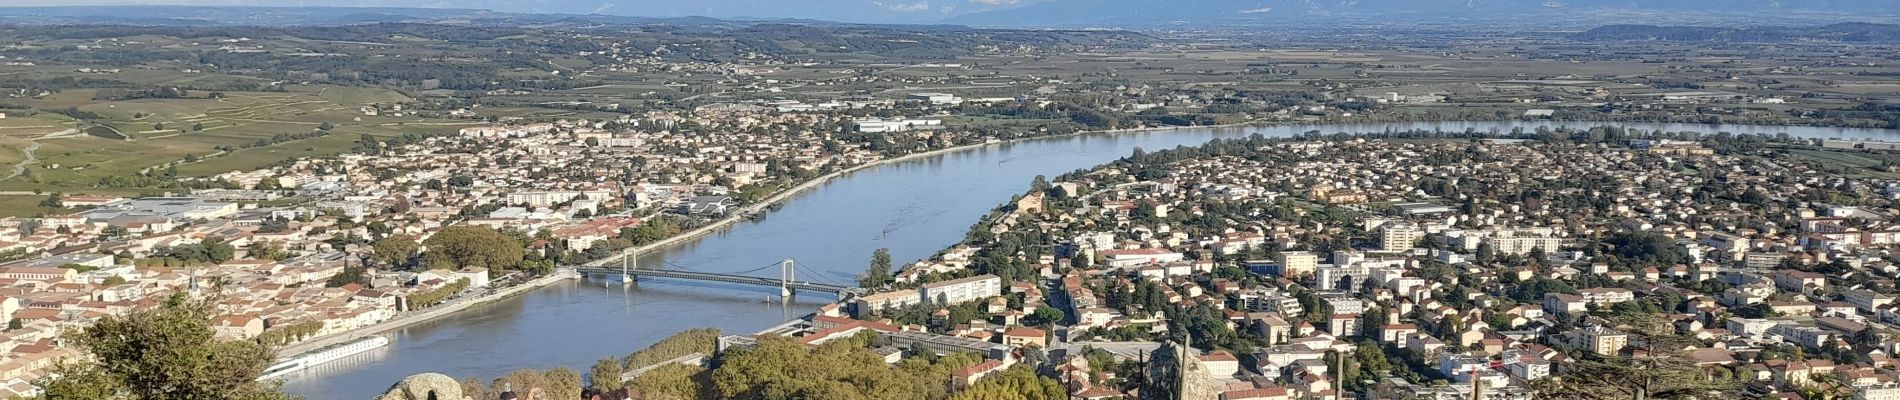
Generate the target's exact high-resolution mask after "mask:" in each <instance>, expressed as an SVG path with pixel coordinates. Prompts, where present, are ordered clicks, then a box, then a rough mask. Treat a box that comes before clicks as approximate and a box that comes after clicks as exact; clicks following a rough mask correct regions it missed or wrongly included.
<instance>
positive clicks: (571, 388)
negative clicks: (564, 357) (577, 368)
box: [542, 367, 581, 399]
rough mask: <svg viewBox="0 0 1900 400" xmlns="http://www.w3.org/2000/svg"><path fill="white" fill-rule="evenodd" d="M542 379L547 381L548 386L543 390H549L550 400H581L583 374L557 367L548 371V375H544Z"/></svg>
mask: <svg viewBox="0 0 1900 400" xmlns="http://www.w3.org/2000/svg"><path fill="white" fill-rule="evenodd" d="M542 377H543V379H546V380H547V386H546V387H544V388H543V389H546V390H547V393H548V398H550V399H578V398H581V373H579V372H574V370H571V369H567V368H559V367H556V368H554V369H550V370H548V372H547V373H546V374H542Z"/></svg>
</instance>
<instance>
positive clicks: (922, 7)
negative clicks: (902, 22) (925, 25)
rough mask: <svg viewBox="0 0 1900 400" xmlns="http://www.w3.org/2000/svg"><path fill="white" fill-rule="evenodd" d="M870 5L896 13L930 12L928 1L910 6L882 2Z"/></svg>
mask: <svg viewBox="0 0 1900 400" xmlns="http://www.w3.org/2000/svg"><path fill="white" fill-rule="evenodd" d="M871 4H876V5H877V6H878V7H884V8H885V9H888V10H891V11H896V12H925V11H930V2H928V1H919V2H916V3H911V4H906V3H891V4H884V3H883V2H876V1H874V2H871Z"/></svg>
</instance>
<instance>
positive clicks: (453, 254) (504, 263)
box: [422, 225, 526, 270]
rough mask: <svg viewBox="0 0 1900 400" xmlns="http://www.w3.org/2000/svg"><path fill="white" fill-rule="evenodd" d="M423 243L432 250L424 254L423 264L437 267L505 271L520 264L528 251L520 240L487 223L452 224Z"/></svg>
mask: <svg viewBox="0 0 1900 400" xmlns="http://www.w3.org/2000/svg"><path fill="white" fill-rule="evenodd" d="M423 243H424V244H426V245H428V246H429V252H428V253H424V254H423V255H422V262H423V265H427V266H428V267H429V268H433V269H453V268H459V267H482V268H488V269H490V270H503V269H508V268H514V267H518V266H520V265H521V260H522V257H524V256H525V253H526V251H525V250H524V248H523V246H522V244H521V243H520V242H516V241H514V240H513V239H509V238H508V237H507V236H505V235H502V234H501V232H500V231H496V230H495V229H494V228H489V227H483V226H472V225H457V226H451V227H448V228H444V229H442V231H441V232H437V233H436V234H435V236H430V237H429V240H426V241H424V242H423Z"/></svg>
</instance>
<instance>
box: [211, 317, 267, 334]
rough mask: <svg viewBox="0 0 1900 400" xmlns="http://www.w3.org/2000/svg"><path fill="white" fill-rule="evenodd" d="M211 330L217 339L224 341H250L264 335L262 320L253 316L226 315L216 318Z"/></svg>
mask: <svg viewBox="0 0 1900 400" xmlns="http://www.w3.org/2000/svg"><path fill="white" fill-rule="evenodd" d="M216 323H217V324H216V325H214V326H213V327H212V329H213V330H214V331H215V332H216V334H217V335H218V337H221V338H225V339H237V340H244V339H251V338H255V337H257V335H262V334H264V319H263V318H260V317H258V316H257V315H255V314H242V315H226V316H222V317H218V319H217V321H216Z"/></svg>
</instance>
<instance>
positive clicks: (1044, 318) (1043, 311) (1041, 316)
mask: <svg viewBox="0 0 1900 400" xmlns="http://www.w3.org/2000/svg"><path fill="white" fill-rule="evenodd" d="M1066 315H1067V314H1064V313H1063V312H1062V309H1059V308H1055V307H1050V306H1042V307H1036V312H1035V313H1034V314H1030V316H1031V317H1035V319H1036V321H1037V323H1039V324H1053V323H1057V322H1061V321H1062V318H1063V317H1064V316H1066Z"/></svg>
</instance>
